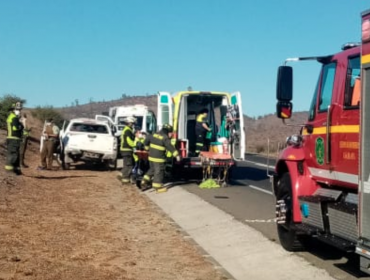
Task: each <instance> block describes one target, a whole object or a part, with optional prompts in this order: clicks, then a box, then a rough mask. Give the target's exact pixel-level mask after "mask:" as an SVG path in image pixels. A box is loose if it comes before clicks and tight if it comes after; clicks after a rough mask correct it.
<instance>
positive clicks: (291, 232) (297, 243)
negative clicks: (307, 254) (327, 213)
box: [276, 173, 307, 252]
mask: <svg viewBox="0 0 370 280" xmlns="http://www.w3.org/2000/svg"><path fill="white" fill-rule="evenodd" d="M276 200H277V201H278V200H284V201H285V205H286V219H285V223H284V224H277V231H278V236H279V240H280V244H281V246H282V247H283V248H284V249H285V250H287V251H289V252H294V251H301V250H303V249H304V244H305V242H304V241H305V240H306V239H307V236H306V235H298V234H297V232H296V230H295V228H294V223H293V220H292V217H293V207H292V186H291V180H290V175H289V173H284V174H283V175H282V176H281V178H280V180H279V182H278V188H277V193H276Z"/></svg>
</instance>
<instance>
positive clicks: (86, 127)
mask: <svg viewBox="0 0 370 280" xmlns="http://www.w3.org/2000/svg"><path fill="white" fill-rule="evenodd" d="M69 130H70V131H76V132H89V133H99V134H108V133H109V130H108V127H107V126H106V125H101V124H87V123H73V124H72V125H71V128H70V129H69Z"/></svg>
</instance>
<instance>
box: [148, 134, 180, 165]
mask: <svg viewBox="0 0 370 280" xmlns="http://www.w3.org/2000/svg"><path fill="white" fill-rule="evenodd" d="M145 149H146V150H149V161H151V162H158V163H164V162H166V158H167V157H166V151H169V152H171V154H172V156H173V157H176V156H178V155H179V153H178V151H177V150H176V148H175V147H174V146H173V145H172V144H171V139H170V138H169V137H168V135H167V134H166V133H164V132H163V131H162V130H161V131H159V132H158V133H154V134H153V135H148V136H147V137H146V139H145Z"/></svg>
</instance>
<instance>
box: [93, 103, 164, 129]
mask: <svg viewBox="0 0 370 280" xmlns="http://www.w3.org/2000/svg"><path fill="white" fill-rule="evenodd" d="M127 117H135V118H136V120H137V122H136V125H135V127H136V129H139V130H141V131H143V132H146V133H153V132H155V131H156V130H157V120H156V117H155V114H154V112H152V111H150V110H149V108H148V106H146V105H143V104H137V105H127V106H115V107H111V108H109V115H108V116H104V115H96V116H95V119H96V120H100V121H106V122H109V123H110V124H111V125H112V126H115V127H116V136H120V135H121V132H122V130H123V127H124V126H125V124H124V119H125V118H127Z"/></svg>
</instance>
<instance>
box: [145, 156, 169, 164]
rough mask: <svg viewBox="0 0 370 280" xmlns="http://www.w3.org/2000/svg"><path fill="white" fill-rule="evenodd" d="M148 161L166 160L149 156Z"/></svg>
mask: <svg viewBox="0 0 370 280" xmlns="http://www.w3.org/2000/svg"><path fill="white" fill-rule="evenodd" d="M149 161H152V162H159V163H162V162H165V161H166V160H165V159H163V158H154V157H149Z"/></svg>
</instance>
